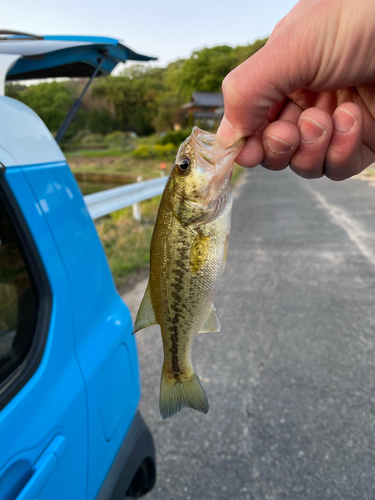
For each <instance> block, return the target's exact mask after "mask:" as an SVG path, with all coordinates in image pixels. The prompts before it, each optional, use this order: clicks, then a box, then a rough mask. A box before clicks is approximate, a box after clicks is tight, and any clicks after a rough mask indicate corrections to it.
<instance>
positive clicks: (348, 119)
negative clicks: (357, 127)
mask: <svg viewBox="0 0 375 500" xmlns="http://www.w3.org/2000/svg"><path fill="white" fill-rule="evenodd" d="M332 119H333V124H334V126H335V129H336V130H337V132H341V133H342V134H344V133H346V132H349V130H351V129H352V128H353V127H354V124H355V122H356V119H355V116H354V115H352V114H351V113H350V111H347V110H346V109H339V110H338V111H336V113H335V114H334V115H333V117H332Z"/></svg>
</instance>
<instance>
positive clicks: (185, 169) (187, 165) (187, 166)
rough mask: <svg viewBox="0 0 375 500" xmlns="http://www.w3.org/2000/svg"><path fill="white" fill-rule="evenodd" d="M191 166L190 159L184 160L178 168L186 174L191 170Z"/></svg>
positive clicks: (178, 164)
mask: <svg viewBox="0 0 375 500" xmlns="http://www.w3.org/2000/svg"><path fill="white" fill-rule="evenodd" d="M190 164H191V161H190V160H189V158H183V159H182V160H181V161H180V162H179V163H177V164H176V165H177V167H178V169H179V170H180V171H181V172H183V173H186V172H188V171H189V169H190Z"/></svg>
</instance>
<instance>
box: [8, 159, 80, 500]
mask: <svg viewBox="0 0 375 500" xmlns="http://www.w3.org/2000/svg"><path fill="white" fill-rule="evenodd" d="M30 168H33V167H30ZM38 168H39V169H43V168H47V166H46V165H44V166H43V165H39V166H38ZM87 420H88V415H87V403H86V394H85V385H84V380H83V376H82V373H81V371H80V368H79V365H78V362H77V355H76V345H75V336H74V325H73V320H72V304H71V297H70V292H69V286H68V280H67V275H66V269H65V267H64V264H63V262H62V260H61V257H60V254H59V250H58V248H57V246H56V243H55V240H54V239H53V237H52V235H51V231H50V228H49V227H48V224H47V223H46V219H45V215H44V211H43V207H41V205H40V202H39V201H38V200H37V199H36V198H35V196H34V194H33V192H32V190H31V189H30V185H29V183H28V182H27V180H26V178H25V174H24V172H23V171H22V169H21V168H19V167H17V166H14V167H10V168H7V169H6V173H2V174H1V175H0V500H15V499H17V500H36V499H38V500H51V499H53V500H59V499H61V500H66V499H67V498H69V499H70V500H74V499H76V500H82V499H85V498H86V494H87V491H86V490H87V486H86V483H87V455H88V429H87Z"/></svg>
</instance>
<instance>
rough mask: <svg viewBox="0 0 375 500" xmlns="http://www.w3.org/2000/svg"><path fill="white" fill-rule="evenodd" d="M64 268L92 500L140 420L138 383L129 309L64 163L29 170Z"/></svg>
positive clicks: (136, 360)
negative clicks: (81, 384) (83, 399)
mask: <svg viewBox="0 0 375 500" xmlns="http://www.w3.org/2000/svg"><path fill="white" fill-rule="evenodd" d="M23 170H24V173H25V176H26V178H27V181H28V182H29V185H30V186H31V187H32V190H33V192H34V195H35V197H36V199H37V200H38V203H39V205H40V206H41V208H42V210H43V213H44V216H45V219H46V221H47V223H48V225H49V227H50V230H51V233H52V234H53V237H54V240H55V241H56V245H57V247H58V249H59V253H60V255H61V259H62V261H63V263H64V266H65V269H66V273H67V276H68V282H69V287H70V296H71V300H72V308H73V322H74V334H75V337H76V345H77V356H78V361H79V364H80V368H81V370H82V373H83V376H84V380H85V383H86V388H87V405H88V422H89V450H90V453H89V462H88V463H89V470H88V486H87V489H88V498H89V499H92V498H95V497H96V496H97V494H98V492H99V490H100V488H101V486H102V484H103V481H104V480H105V478H106V476H107V474H108V471H109V470H110V468H111V466H112V464H113V461H114V459H115V457H116V454H117V453H118V450H119V449H120V446H121V445H122V443H123V441H124V439H125V436H126V433H127V431H128V429H129V427H130V424H131V422H132V420H133V418H134V415H135V412H136V409H137V406H138V402H139V398H140V380H139V367H138V356H137V350H136V343H135V338H134V336H132V330H133V327H132V321H131V317H130V313H129V310H128V308H127V307H126V306H125V304H124V302H123V301H122V300H121V298H120V297H119V295H118V294H117V292H116V289H115V286H114V283H113V279H112V276H111V272H110V269H109V266H108V263H107V260H106V257H105V254H104V251H103V247H102V245H101V243H100V240H99V237H98V234H97V232H96V229H95V226H94V224H93V221H92V219H91V217H90V214H89V212H88V210H87V207H86V205H85V203H84V200H83V198H82V194H81V192H80V190H79V187H78V185H77V183H76V181H75V179H74V176H73V174H72V172H71V171H70V169H69V167H68V165H67V163H66V162H56V163H51V164H50V165H49V168H48V169H39V168H28V167H24V168H23Z"/></svg>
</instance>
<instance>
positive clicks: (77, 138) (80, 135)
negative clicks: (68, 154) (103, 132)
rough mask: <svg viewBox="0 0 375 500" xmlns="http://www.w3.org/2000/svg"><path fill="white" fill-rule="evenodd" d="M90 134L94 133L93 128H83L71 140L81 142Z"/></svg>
mask: <svg viewBox="0 0 375 500" xmlns="http://www.w3.org/2000/svg"><path fill="white" fill-rule="evenodd" d="M88 135H92V132H91V130H87V129H83V130H80V131H79V132H77V133H76V134H75V136H74V137H72V139H71V141H72V142H74V143H76V144H81V142H82V140H83V139H84V138H85V137H87V136H88Z"/></svg>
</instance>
